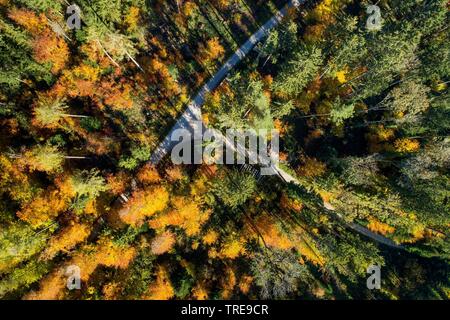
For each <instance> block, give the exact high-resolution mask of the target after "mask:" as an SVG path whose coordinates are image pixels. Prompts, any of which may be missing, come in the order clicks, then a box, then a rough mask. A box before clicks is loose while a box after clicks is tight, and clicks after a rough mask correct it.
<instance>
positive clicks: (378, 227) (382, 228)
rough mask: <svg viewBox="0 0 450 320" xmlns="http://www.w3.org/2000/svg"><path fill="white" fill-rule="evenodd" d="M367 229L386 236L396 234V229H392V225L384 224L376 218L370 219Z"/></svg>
mask: <svg viewBox="0 0 450 320" xmlns="http://www.w3.org/2000/svg"><path fill="white" fill-rule="evenodd" d="M367 228H368V229H369V230H371V231H373V232H376V233H379V234H382V235H384V236H385V235H387V234H389V233H394V231H395V228H394V227H391V226H390V225H388V224H386V223H383V222H381V221H379V220H377V219H375V218H369V224H368V225H367Z"/></svg>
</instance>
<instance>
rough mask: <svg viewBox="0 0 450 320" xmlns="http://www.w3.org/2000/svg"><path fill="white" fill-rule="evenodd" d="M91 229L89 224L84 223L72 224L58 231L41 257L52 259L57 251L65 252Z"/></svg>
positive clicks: (81, 240) (83, 238) (87, 234)
mask: <svg viewBox="0 0 450 320" xmlns="http://www.w3.org/2000/svg"><path fill="white" fill-rule="evenodd" d="M90 231H91V226H88V225H85V224H76V223H74V224H72V225H70V226H68V227H66V228H64V229H63V230H61V232H59V234H58V235H56V236H55V237H53V238H51V239H50V241H49V242H48V245H47V249H46V250H45V251H44V252H43V253H42V255H41V257H42V258H43V259H45V260H49V259H52V258H53V257H54V256H55V255H56V254H57V253H58V252H60V251H63V252H67V251H69V250H70V249H72V248H74V247H75V246H76V245H77V244H79V243H81V242H83V241H84V240H86V239H87V237H88V236H89V234H90Z"/></svg>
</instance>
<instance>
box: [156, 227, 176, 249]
mask: <svg viewBox="0 0 450 320" xmlns="http://www.w3.org/2000/svg"><path fill="white" fill-rule="evenodd" d="M175 241H176V240H175V235H174V234H173V233H172V232H170V231H165V232H163V233H162V234H160V235H157V236H156V237H155V238H154V239H153V241H152V243H151V245H150V247H151V250H152V252H153V254H156V255H160V254H163V253H166V252H168V251H169V250H170V249H172V248H173V245H174V244H175Z"/></svg>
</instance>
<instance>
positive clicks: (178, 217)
mask: <svg viewBox="0 0 450 320" xmlns="http://www.w3.org/2000/svg"><path fill="white" fill-rule="evenodd" d="M172 205H173V209H172V210H170V211H169V212H168V213H164V214H161V215H159V216H158V217H156V218H154V219H153V220H151V221H150V222H149V225H150V227H152V228H154V229H162V228H165V227H166V226H177V227H180V228H182V229H184V231H185V232H186V234H187V235H188V236H194V235H197V234H198V233H199V232H200V229H201V226H202V225H203V224H204V223H205V222H206V221H207V220H208V218H209V216H210V211H203V210H201V209H200V207H199V205H198V204H197V203H196V202H195V201H192V200H189V199H187V198H183V197H176V198H174V199H173V201H172Z"/></svg>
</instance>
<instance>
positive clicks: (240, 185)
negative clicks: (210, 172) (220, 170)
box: [212, 170, 256, 208]
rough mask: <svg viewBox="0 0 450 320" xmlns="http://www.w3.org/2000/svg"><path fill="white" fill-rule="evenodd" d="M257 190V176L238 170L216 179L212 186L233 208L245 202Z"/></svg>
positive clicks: (220, 197) (221, 198) (219, 196)
mask: <svg viewBox="0 0 450 320" xmlns="http://www.w3.org/2000/svg"><path fill="white" fill-rule="evenodd" d="M255 190H256V182H255V178H254V177H253V176H252V175H251V174H250V173H246V172H239V171H236V170H231V171H230V172H228V173H227V174H224V175H223V176H221V177H220V178H219V179H216V180H215V181H214V183H213V186H212V192H213V193H214V194H215V195H216V196H217V197H218V198H219V199H220V200H221V201H223V203H224V204H225V205H227V206H229V207H231V208H236V207H238V206H240V205H242V204H244V203H245V202H246V201H247V199H248V198H249V197H250V196H251V195H252V194H253V192H254V191H255Z"/></svg>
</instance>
